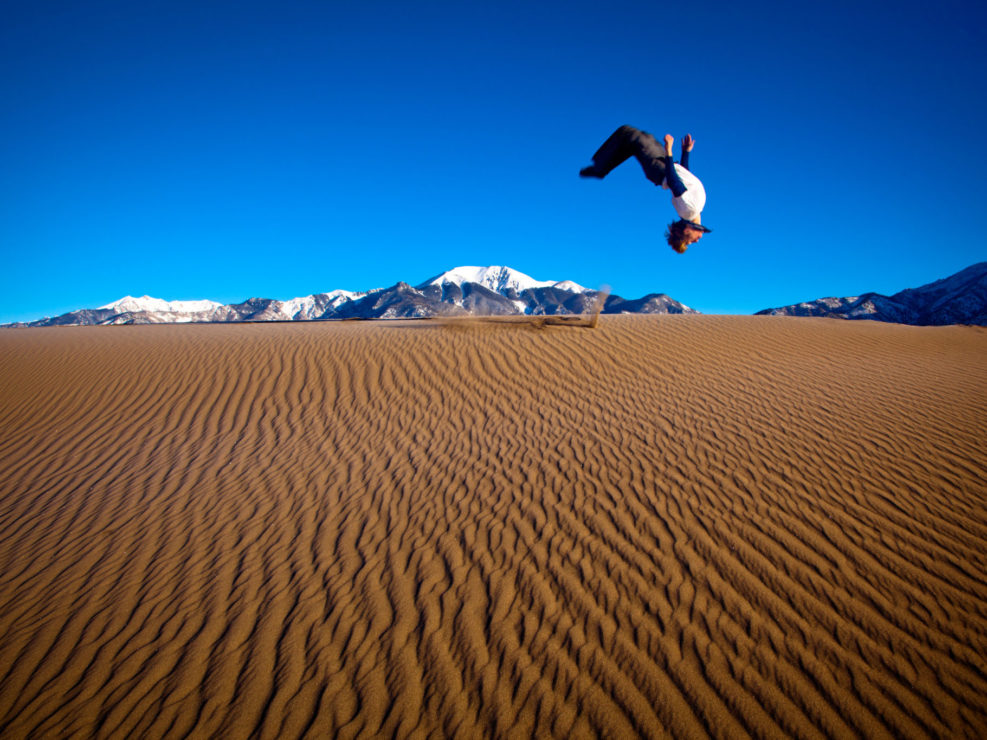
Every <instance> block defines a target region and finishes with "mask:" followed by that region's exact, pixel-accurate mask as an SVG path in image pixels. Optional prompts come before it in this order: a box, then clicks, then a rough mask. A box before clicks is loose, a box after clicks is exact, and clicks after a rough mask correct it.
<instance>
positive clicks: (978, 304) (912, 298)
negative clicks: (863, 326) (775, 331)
mask: <svg viewBox="0 0 987 740" xmlns="http://www.w3.org/2000/svg"><path fill="white" fill-rule="evenodd" d="M757 315H759V316H823V317H826V318H834V319H870V320H871V321H887V322H892V323H897V324H912V325H914V326H944V325H946V324H976V325H979V326H987V262H978V263H977V264H975V265H971V266H970V267H967V268H966V269H965V270H960V271H959V272H957V273H956V274H954V275H950V276H949V277H947V278H943V279H942V280H936V281H935V282H933V283H928V284H927V285H922V286H921V287H918V288H909V289H907V290H902V291H900V292H898V293H895V294H894V295H891V296H886V295H882V294H880V293H864V294H863V295H859V296H850V297H846V298H818V299H816V300H814V301H808V302H805V303H796V304H793V305H791V306H782V307H780V308H766V309H764V310H763V311H758V312H757Z"/></svg>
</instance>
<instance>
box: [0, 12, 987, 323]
mask: <svg viewBox="0 0 987 740" xmlns="http://www.w3.org/2000/svg"><path fill="white" fill-rule="evenodd" d="M618 8H619V9H618ZM985 21H987V11H985V10H984V6H983V4H981V3H974V2H970V1H969V0H964V1H963V2H952V1H950V0H947V1H946V2H940V3H930V2H927V1H924V2H912V1H911V0H904V2H899V3H893V4H892V3H870V2H862V3H861V2H843V0H836V1H835V2H825V3H823V2H808V3H790V2H747V3H735V2H688V3H683V4H681V5H675V4H665V3H652V2H647V3H644V2H642V3H630V4H626V5H624V6H622V7H620V6H619V4H614V3H604V2H578V1H577V2H537V1H535V2H521V1H518V2H514V1H513V0H511V1H509V2H483V1H482V0H480V1H479V2H469V3H467V2H462V0H457V1H455V2H445V1H441V2H432V1H430V0H420V1H419V2H394V1H387V2H385V1H382V0H360V1H359V2H349V1H347V2H337V1H335V0H324V1H322V2H315V1H314V0H312V1H304V2H303V1H301V0H280V1H278V2H275V1H274V0H270V1H265V2H257V1H252V0H239V1H237V2H229V1H226V0H216V1H212V0H196V1H195V2H186V1H184V0H167V1H164V0H141V2H133V1H132V0H126V1H123V0H121V1H119V2H118V1H112V2H111V1H107V0H87V1H86V2H78V0H45V1H44V2H38V1H37V0H10V1H8V2H6V3H4V13H3V23H2V24H0V99H2V107H3V115H2V116H0V134H2V135H0V248H2V265H3V266H2V270H0V273H2V277H0V322H7V321H14V320H30V319H36V318H40V317H42V316H45V315H51V316H54V315H57V314H60V313H63V312H65V311H69V310H73V309H77V308H87V307H95V306H98V305H101V304H104V303H108V302H110V301H112V300H115V299H117V298H120V297H121V296H123V295H126V294H132V295H143V294H149V295H152V296H155V297H157V298H164V299H167V300H180V299H198V298H209V299H212V300H217V301H222V302H224V303H225V302H236V301H241V300H243V299H246V298H248V297H251V296H263V297H269V298H281V299H286V298H292V297H296V296H303V295H309V294H311V293H318V292H325V291H328V290H331V289H334V288H345V289H349V290H361V289H368V288H373V287H383V286H388V285H392V284H393V283H395V282H397V281H398V280H405V281H407V282H410V283H417V282H420V281H423V280H424V279H426V278H428V277H430V276H432V275H434V274H436V273H439V272H441V271H443V270H446V269H448V268H451V267H454V266H457V265H470V264H474V265H489V264H502V265H509V266H511V267H514V268H516V269H518V270H521V271H523V272H526V273H528V274H530V275H531V276H533V277H535V278H538V279H542V280H547V279H570V280H575V281H577V282H579V283H582V284H584V285H587V286H590V287H595V286H598V285H601V284H609V285H611V286H612V287H613V289H614V291H615V292H617V293H618V294H620V295H623V296H625V297H628V298H636V297H639V296H641V295H644V294H646V293H650V292H664V293H668V294H669V295H671V296H672V297H673V298H675V299H677V300H680V301H682V302H684V303H686V304H688V305H690V306H693V307H695V308H697V309H699V310H701V311H704V312H709V313H751V312H754V311H756V310H758V309H761V308H766V307H769V306H777V305H783V304H787V303H792V302H796V301H800V300H809V299H813V298H817V297H821V296H825V295H853V294H857V293H860V292H863V291H866V290H877V291H881V292H885V293H892V292H895V291H897V290H900V289H902V288H906V287H914V286H917V285H919V284H922V283H925V282H928V281H931V280H933V279H936V278H939V277H944V276H946V275H949V274H951V273H953V272H955V271H957V270H959V269H961V268H963V267H966V266H967V265H970V264H972V263H974V262H978V261H981V260H983V259H987V248H985V237H984V234H985V233H987V209H985V208H984V200H985V195H987V186H985V182H987V175H985V173H987V144H985V137H987V134H985V131H987V103H985V99H987V95H985V76H987V74H985V73H987V52H985V48H987V45H985V44H984V43H983V28H984V25H985ZM622 123H630V124H633V125H636V126H638V127H641V128H644V129H647V130H649V131H651V132H653V133H655V134H658V135H659V136H660V135H662V134H664V133H666V132H669V133H672V134H674V135H675V136H676V138H677V139H678V138H680V137H681V136H682V135H683V134H685V133H686V132H691V133H692V134H693V135H694V136H695V138H696V140H697V144H696V149H695V151H694V152H693V160H692V168H693V170H694V171H695V172H696V173H697V174H698V175H699V177H700V178H701V179H702V180H703V182H704V183H705V186H706V190H707V194H708V203H707V207H706V210H705V212H704V214H703V221H704V223H707V224H708V225H710V226H711V227H712V228H713V229H714V230H715V231H714V233H713V234H711V235H709V236H707V237H706V238H705V239H704V240H703V241H702V242H701V243H700V244H699V245H697V246H695V247H693V248H692V249H690V250H689V252H688V253H687V254H685V255H682V256H680V255H676V254H675V253H673V252H672V250H671V249H669V248H668V246H666V245H665V244H664V241H663V239H662V232H663V230H664V227H665V224H666V223H667V222H669V221H671V220H673V217H674V213H673V211H672V209H671V206H670V204H669V197H668V194H667V191H659V190H658V189H657V188H655V187H654V186H653V185H651V184H650V183H649V182H648V181H647V180H645V179H644V177H643V176H642V174H641V171H640V168H639V167H638V166H637V165H636V163H634V162H629V163H628V164H627V165H625V166H624V167H621V168H620V169H618V170H616V171H615V172H614V173H613V174H612V175H611V176H610V177H609V178H607V180H605V181H602V182H600V181H585V180H581V179H580V178H579V177H578V176H577V172H578V170H579V168H580V167H582V166H584V165H585V164H588V162H589V157H590V155H591V154H592V153H593V151H594V150H595V149H596V147H597V146H598V145H599V144H600V143H601V141H602V140H603V139H604V138H605V137H606V136H607V135H608V134H609V133H610V132H611V131H612V130H613V129H614V128H615V127H616V126H617V125H619V124H622ZM677 150H678V147H677V146H676V152H677Z"/></svg>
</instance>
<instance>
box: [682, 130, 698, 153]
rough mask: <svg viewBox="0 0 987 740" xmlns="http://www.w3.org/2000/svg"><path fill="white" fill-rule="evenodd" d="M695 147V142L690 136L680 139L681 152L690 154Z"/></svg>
mask: <svg viewBox="0 0 987 740" xmlns="http://www.w3.org/2000/svg"><path fill="white" fill-rule="evenodd" d="M695 145H696V140H695V139H693V138H692V134H686V135H685V136H683V137H682V151H683V152H691V151H692V147H694V146H695Z"/></svg>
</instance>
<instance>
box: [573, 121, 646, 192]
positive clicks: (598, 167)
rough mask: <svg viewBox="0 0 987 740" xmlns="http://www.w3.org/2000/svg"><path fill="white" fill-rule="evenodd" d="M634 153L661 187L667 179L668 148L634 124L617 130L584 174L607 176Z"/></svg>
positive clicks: (599, 150)
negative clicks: (666, 152)
mask: <svg viewBox="0 0 987 740" xmlns="http://www.w3.org/2000/svg"><path fill="white" fill-rule="evenodd" d="M631 156H634V157H636V158H637V161H638V162H640V164H641V169H642V170H644V176H645V177H647V178H648V179H649V180H651V182H653V183H654V184H655V185H658V186H661V184H662V183H663V182H664V181H665V147H664V146H663V145H661V144H659V143H658V142H657V141H656V140H655V137H654V136H652V135H651V134H649V133H648V132H647V131H641V130H640V129H636V128H634V127H633V126H621V127H620V128H618V129H617V130H616V131H614V132H613V133H612V134H611V135H610V138H609V139H607V140H606V141H605V142H603V146H601V147H600V148H599V149H598V150H597V152H596V154H594V155H593V167H587V168H586V170H584V173H585V175H586V176H589V177H600V178H603V177H606V176H607V175H608V174H609V173H610V171H611V170H613V169H614V168H615V167H616V166H617V165H619V164H622V163H623V162H625V161H626V160H627V159H629V158H630V157H631Z"/></svg>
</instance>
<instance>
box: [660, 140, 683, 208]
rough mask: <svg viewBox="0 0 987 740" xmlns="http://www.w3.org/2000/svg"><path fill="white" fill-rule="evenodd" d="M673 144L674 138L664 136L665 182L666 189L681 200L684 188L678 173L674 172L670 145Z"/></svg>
mask: <svg viewBox="0 0 987 740" xmlns="http://www.w3.org/2000/svg"><path fill="white" fill-rule="evenodd" d="M674 143H675V137H673V136H672V135H671V134H665V182H667V183H668V189H669V190H671V191H672V195H674V196H675V197H676V198H681V197H682V194H683V193H685V191H686V187H685V183H684V182H682V178H681V177H679V173H678V172H676V171H675V164H674V161H673V160H672V145H673V144H674ZM683 166H684V165H683Z"/></svg>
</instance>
